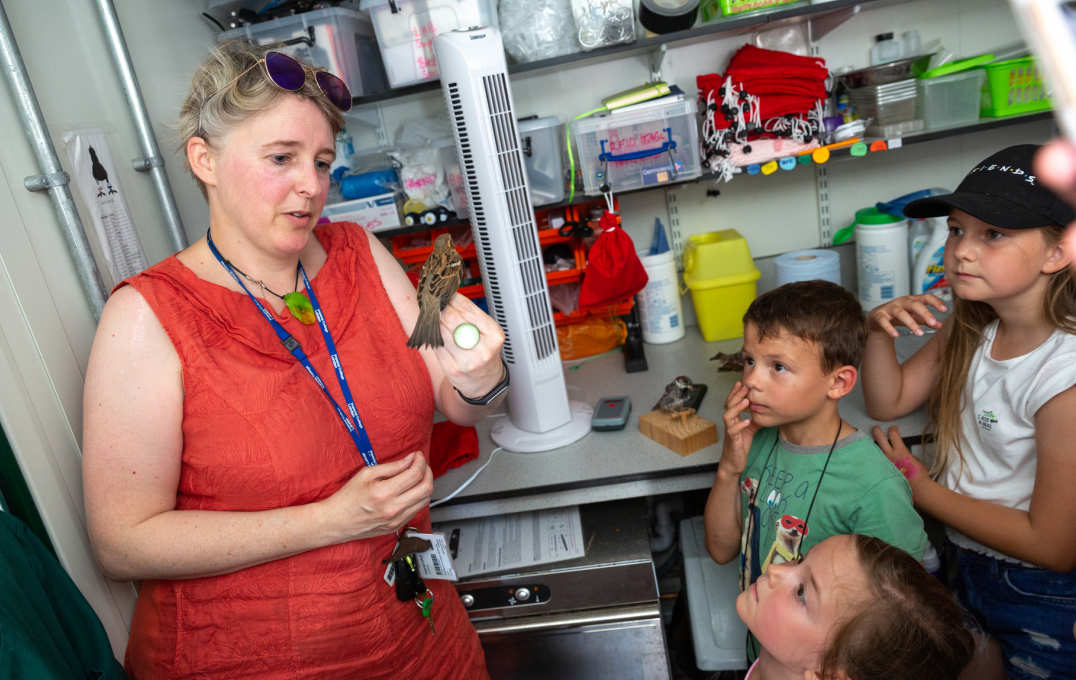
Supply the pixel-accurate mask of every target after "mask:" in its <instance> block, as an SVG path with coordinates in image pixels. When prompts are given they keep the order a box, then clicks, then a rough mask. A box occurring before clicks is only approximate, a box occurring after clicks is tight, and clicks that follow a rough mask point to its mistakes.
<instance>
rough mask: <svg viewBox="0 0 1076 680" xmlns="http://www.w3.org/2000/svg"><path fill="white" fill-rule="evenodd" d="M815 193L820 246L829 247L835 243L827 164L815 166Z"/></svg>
mask: <svg viewBox="0 0 1076 680" xmlns="http://www.w3.org/2000/svg"><path fill="white" fill-rule="evenodd" d="M814 185H815V194H816V195H817V196H818V198H817V200H818V246H819V247H820V248H828V247H830V246H832V245H833V223H832V220H831V217H830V201H829V171H828V170H826V166H824V165H819V164H815V166H814Z"/></svg>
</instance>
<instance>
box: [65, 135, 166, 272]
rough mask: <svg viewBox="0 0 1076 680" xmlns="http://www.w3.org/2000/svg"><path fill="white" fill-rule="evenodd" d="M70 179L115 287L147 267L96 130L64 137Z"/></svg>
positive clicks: (111, 165) (125, 203) (109, 160)
mask: <svg viewBox="0 0 1076 680" xmlns="http://www.w3.org/2000/svg"><path fill="white" fill-rule="evenodd" d="M64 145H65V146H66V148H67V158H68V160H69V161H70V165H69V166H68V167H69V168H70V171H71V179H72V182H73V183H74V184H75V186H76V187H77V188H78V193H79V196H80V197H81V198H82V204H83V205H84V206H85V207H86V208H87V209H88V210H89V211H90V214H91V220H92V222H93V227H94V235H95V236H96V239H97V245H98V248H99V251H100V252H101V253H102V254H103V256H104V258H105V261H106V264H107V266H108V273H109V275H110V277H111V278H112V284H113V285H115V284H117V283H119V282H120V281H122V280H124V279H126V278H127V277H128V276H132V275H134V274H137V273H138V272H140V271H142V270H143V269H145V268H146V267H147V266H148V263H147V262H146V254H145V253H144V252H143V250H142V243H141V242H140V241H139V239H138V234H137V232H135V229H134V224H133V223H132V222H131V214H130V212H129V211H128V209H127V201H125V200H124V198H123V191H122V189H121V188H120V185H119V181H118V177H117V175H116V167H115V165H113V163H112V154H111V153H110V152H109V149H108V144H107V143H106V142H105V132H104V130H100V129H83V130H72V131H70V132H67V133H66V134H64Z"/></svg>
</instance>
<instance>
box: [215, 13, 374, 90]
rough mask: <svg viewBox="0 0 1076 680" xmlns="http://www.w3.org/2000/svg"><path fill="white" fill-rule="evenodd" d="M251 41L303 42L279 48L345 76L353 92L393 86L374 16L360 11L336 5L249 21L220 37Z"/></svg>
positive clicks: (297, 57) (260, 43) (342, 77)
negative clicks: (373, 22)
mask: <svg viewBox="0 0 1076 680" xmlns="http://www.w3.org/2000/svg"><path fill="white" fill-rule="evenodd" d="M236 39H239V40H246V41H247V42H250V43H253V44H256V45H270V44H274V43H281V42H285V41H291V40H297V42H296V43H295V44H292V45H285V46H281V47H279V48H277V49H278V50H279V51H280V52H284V53H285V54H290V55H291V56H293V57H295V58H296V59H299V60H301V61H304V62H307V63H310V64H313V65H315V66H320V67H322V68H325V69H328V70H329V71H330V72H332V73H333V74H335V75H337V76H339V77H340V78H341V79H342V80H343V81H344V82H345V83H347V86H348V89H349V90H351V94H352V95H353V96H355V97H360V96H362V95H364V94H370V93H372V92H381V91H384V90H386V89H387V88H388V81H387V79H386V78H385V69H384V67H382V65H381V55H380V54H379V53H378V49H377V41H376V39H375V38H374V29H373V26H372V25H371V24H370V20H369V19H368V18H367V17H366V16H364V15H363V14H361V13H360V12H356V11H355V10H351V9H345V8H342V7H330V8H328V9H319V10H314V11H312V12H304V13H303V14H296V15H294V16H290V17H282V18H280V19H272V20H270V21H263V22H261V23H258V24H248V25H246V26H240V27H239V28H235V29H232V30H230V31H225V32H224V33H221V34H220V37H219V40H220V41H222V42H223V41H225V40H236Z"/></svg>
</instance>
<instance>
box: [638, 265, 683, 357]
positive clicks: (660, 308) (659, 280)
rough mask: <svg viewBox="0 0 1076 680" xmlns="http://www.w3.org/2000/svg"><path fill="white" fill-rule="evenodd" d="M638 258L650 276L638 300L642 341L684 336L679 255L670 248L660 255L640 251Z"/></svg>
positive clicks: (676, 338)
mask: <svg viewBox="0 0 1076 680" xmlns="http://www.w3.org/2000/svg"><path fill="white" fill-rule="evenodd" d="M639 261H640V262H642V263H643V268H644V269H646V275H647V276H648V277H649V278H650V280H649V281H648V282H647V284H646V287H645V288H643V289H642V290H641V291H639V293H638V295H637V296H636V298H635V300H636V302H637V303H638V305H639V319H640V324H641V325H642V330H643V342H648V343H650V344H652V345H659V344H662V343H665V342H672V341H674V340H679V339H680V338H682V337H684V310H683V308H682V307H681V300H680V283H679V279H678V278H677V276H676V258H674V257H673V252H672V251H671V250H667V251H665V252H664V253H659V254H657V255H646V254H644V253H639Z"/></svg>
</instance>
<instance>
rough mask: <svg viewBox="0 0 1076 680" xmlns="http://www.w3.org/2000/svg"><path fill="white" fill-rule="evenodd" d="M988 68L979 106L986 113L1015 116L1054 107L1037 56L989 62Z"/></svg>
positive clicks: (991, 115)
mask: <svg viewBox="0 0 1076 680" xmlns="http://www.w3.org/2000/svg"><path fill="white" fill-rule="evenodd" d="M985 69H986V80H984V81H983V96H982V102H981V105H980V108H979V112H980V113H981V114H982V115H983V116H990V117H999V116H1015V115H1018V114H1021V113H1033V112H1035V111H1046V110H1048V109H1049V108H1050V98H1049V97H1048V96H1047V94H1046V84H1045V83H1044V82H1043V80H1042V76H1041V75H1040V74H1039V68H1038V66H1037V65H1036V64H1035V60H1034V58H1032V57H1021V58H1019V59H1007V60H1005V61H999V62H997V63H994V64H988V65H987V66H985Z"/></svg>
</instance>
